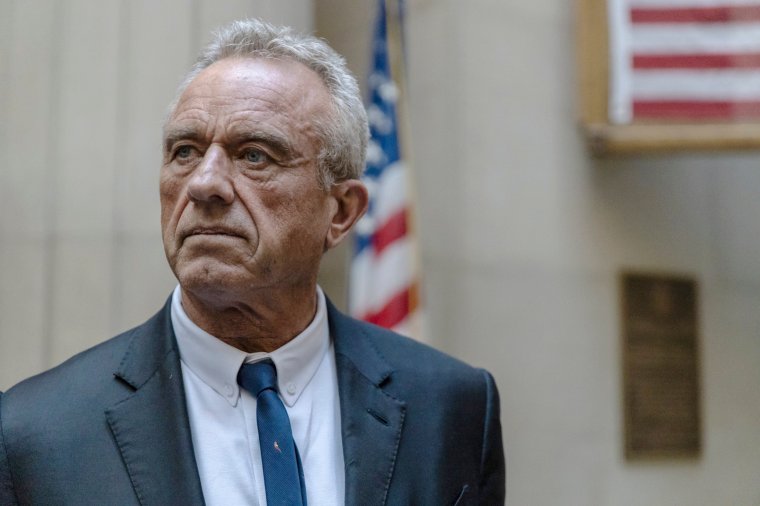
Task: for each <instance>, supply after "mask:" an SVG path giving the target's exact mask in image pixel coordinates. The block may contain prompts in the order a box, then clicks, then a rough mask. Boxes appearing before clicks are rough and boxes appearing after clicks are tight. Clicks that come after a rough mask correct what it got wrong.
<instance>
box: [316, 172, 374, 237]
mask: <svg viewBox="0 0 760 506" xmlns="http://www.w3.org/2000/svg"><path fill="white" fill-rule="evenodd" d="M330 196H331V197H332V198H333V200H334V202H335V204H336V205H335V206H334V208H333V212H332V216H331V220H330V226H329V228H328V229H327V236H326V237H325V251H327V250H328V249H331V248H334V247H335V246H337V245H338V244H340V242H341V241H342V240H343V239H344V238H345V237H346V235H347V234H348V232H349V230H351V227H353V226H354V223H356V222H357V220H359V218H361V217H362V216H363V215H364V213H365V212H366V211H367V205H368V203H369V193H368V192H367V187H366V186H364V183H362V182H361V181H359V180H358V179H347V180H345V181H341V182H340V183H335V184H333V185H332V187H331V188H330Z"/></svg>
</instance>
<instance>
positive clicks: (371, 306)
mask: <svg viewBox="0 0 760 506" xmlns="http://www.w3.org/2000/svg"><path fill="white" fill-rule="evenodd" d="M390 1H393V0H390ZM401 12H402V5H401V2H400V1H398V0H396V2H394V3H393V4H388V5H386V1H385V0H379V2H378V14H377V19H376V25H375V34H374V39H373V44H372V51H373V55H372V56H373V63H372V69H371V72H370V75H369V79H368V83H367V84H368V89H369V104H368V106H367V116H368V118H369V124H370V134H371V136H370V142H369V146H368V149H367V167H366V170H365V173H364V177H363V181H364V183H365V184H366V185H367V188H368V189H369V194H370V203H369V210H368V211H367V214H366V215H365V216H364V217H363V218H362V219H361V220H360V221H359V223H358V224H357V227H356V235H355V239H354V256H353V259H352V263H351V272H350V288H349V290H350V291H349V310H350V312H351V314H352V315H353V316H354V317H356V318H360V319H363V320H366V321H369V322H372V323H375V324H377V325H381V326H383V327H386V328H392V329H394V330H396V331H398V332H400V333H402V334H406V335H410V336H412V337H415V338H418V339H421V338H422V329H421V325H422V324H421V316H420V314H421V310H420V304H419V289H420V268H419V262H418V251H417V243H416V240H415V235H414V229H413V222H414V220H413V219H412V205H411V204H412V201H411V196H412V192H411V184H410V179H409V173H408V172H409V168H408V166H407V164H406V163H405V161H404V154H405V153H404V150H403V149H402V148H403V147H404V146H405V145H406V143H402V142H401V141H402V136H401V135H400V134H399V131H400V130H402V128H401V127H402V125H401V124H400V121H399V118H400V117H402V114H403V107H402V105H403V104H402V101H401V99H402V96H403V84H404V79H403V62H402V59H403V53H402V51H401V19H402V17H401Z"/></svg>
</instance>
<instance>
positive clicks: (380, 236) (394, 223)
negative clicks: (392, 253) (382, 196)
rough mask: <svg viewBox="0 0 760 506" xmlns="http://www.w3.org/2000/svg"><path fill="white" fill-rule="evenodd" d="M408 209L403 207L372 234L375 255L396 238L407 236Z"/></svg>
mask: <svg viewBox="0 0 760 506" xmlns="http://www.w3.org/2000/svg"><path fill="white" fill-rule="evenodd" d="M406 230H407V229H406V209H401V210H400V211H398V212H397V213H396V214H394V215H392V216H391V217H390V218H388V220H387V221H386V222H385V223H383V225H382V226H381V227H380V228H379V229H377V230H376V231H375V233H374V234H373V236H372V246H373V248H374V250H375V255H379V254H380V252H381V251H383V250H384V249H385V248H386V247H388V246H390V245H391V244H393V243H394V242H395V241H396V240H398V239H400V238H402V237H404V236H406Z"/></svg>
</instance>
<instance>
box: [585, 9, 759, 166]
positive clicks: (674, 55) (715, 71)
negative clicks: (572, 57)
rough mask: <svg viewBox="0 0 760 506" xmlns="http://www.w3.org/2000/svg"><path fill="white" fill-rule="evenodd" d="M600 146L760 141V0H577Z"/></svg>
mask: <svg viewBox="0 0 760 506" xmlns="http://www.w3.org/2000/svg"><path fill="white" fill-rule="evenodd" d="M577 5H578V12H577V14H578V63H579V70H580V99H581V121H582V124H583V127H584V130H585V132H586V134H587V138H588V140H589V143H590V146H591V148H592V150H593V151H594V152H595V153H599V154H603V153H616V152H637V151H651V150H683V149H740V148H758V147H760V0H578V3H577Z"/></svg>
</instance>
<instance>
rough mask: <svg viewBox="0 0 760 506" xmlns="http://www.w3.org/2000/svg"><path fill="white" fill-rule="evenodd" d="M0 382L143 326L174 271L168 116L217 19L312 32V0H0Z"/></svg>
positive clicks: (170, 285)
mask: <svg viewBox="0 0 760 506" xmlns="http://www.w3.org/2000/svg"><path fill="white" fill-rule="evenodd" d="M0 5H1V6H2V15H0V118H2V121H0V390H2V389H5V388H7V387H9V386H10V385H12V384H13V383H15V382H16V381H18V380H20V379H22V378H23V377H26V376H28V375H31V374H33V373H36V372H39V371H41V370H43V369H45V368H48V367H50V366H51V365H54V364H56V363H59V362H61V361H62V360H64V359H65V358H67V357H69V356H71V355H72V354H74V353H75V352H77V351H80V350H82V349H84V348H86V347H89V346H91V345H93V344H95V343H97V342H99V341H102V340H104V339H105V338H107V337H109V336H110V335H113V334H114V333H115V332H118V331H121V330H126V329H127V328H129V327H131V326H133V325H136V324H138V323H141V322H142V321H144V320H145V319H146V318H147V317H149V316H150V315H151V314H153V313H154V312H155V311H156V310H157V309H158V308H159V307H160V306H161V304H162V303H163V301H164V300H165V298H166V297H167V296H168V295H169V293H170V291H171V289H172V288H173V286H174V283H175V281H174V278H173V276H172V274H171V272H170V271H169V269H168V267H167V266H166V261H165V259H164V255H163V248H162V246H161V237H160V230H159V206H158V186H157V185H158V169H159V166H160V157H161V149H160V141H161V123H162V120H163V117H164V113H165V111H166V107H167V105H168V103H169V101H170V100H171V98H172V96H173V93H174V89H175V87H176V85H177V84H178V82H179V79H180V77H181V76H182V74H183V73H184V72H185V71H186V70H187V68H188V67H189V65H190V64H191V63H192V61H193V60H194V58H195V54H196V53H197V51H198V50H199V49H200V47H201V46H202V44H203V43H204V41H205V40H206V39H207V38H208V34H209V32H210V30H211V29H213V28H215V27H216V26H218V25H220V24H222V23H224V22H226V21H229V20H232V19H235V18H239V17H243V16H262V17H265V18H267V19H269V20H271V21H273V22H278V23H286V24H291V25H293V26H295V27H297V28H299V29H301V30H307V31H308V30H311V29H312V24H313V20H312V18H313V15H312V4H311V2H310V1H309V0H297V1H296V0H293V1H288V2H278V1H276V0H245V1H244V0H166V1H165V0H162V1H160V2H158V1H153V0H129V1H118V0H67V1H65V2H64V1H60V2H59V1H55V0H47V1H46V0H40V1H33V2H27V1H21V0H15V1H14V0H3V1H2V3H1V4H0Z"/></svg>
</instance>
